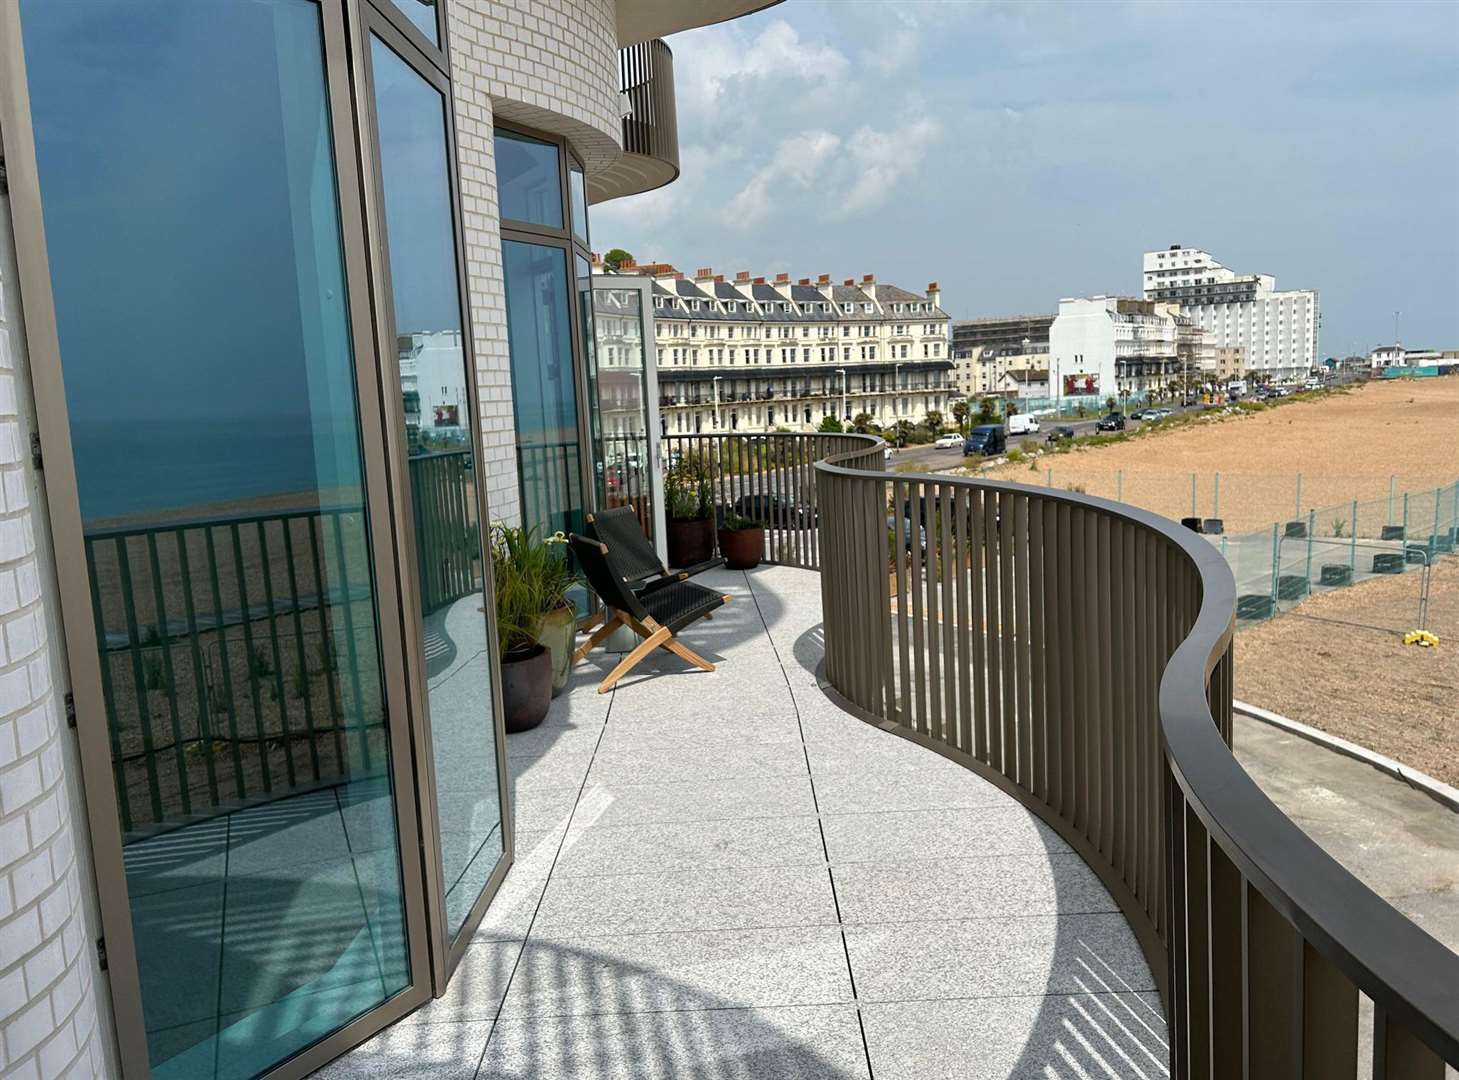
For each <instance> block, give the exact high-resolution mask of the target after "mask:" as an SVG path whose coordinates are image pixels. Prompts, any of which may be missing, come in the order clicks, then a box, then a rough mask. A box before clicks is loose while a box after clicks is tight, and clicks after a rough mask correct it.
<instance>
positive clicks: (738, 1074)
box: [319, 567, 1168, 1080]
mask: <svg viewBox="0 0 1459 1080" xmlns="http://www.w3.org/2000/svg"><path fill="white" fill-rule="evenodd" d="M698 580H700V581H702V582H705V583H706V584H710V585H712V586H714V587H717V588H722V589H723V590H724V591H725V592H726V593H728V594H729V595H730V596H731V601H730V603H729V604H727V605H726V606H725V607H724V608H722V609H720V610H719V611H716V612H715V615H714V618H713V620H712V621H710V622H703V623H699V624H697V625H696V626H694V627H693V628H691V629H689V630H687V631H686V632H685V634H684V638H685V641H686V643H687V644H689V645H690V646H691V647H692V648H694V649H696V650H698V651H700V652H702V653H703V655H705V656H706V657H707V658H708V659H710V660H711V661H712V662H714V663H716V664H717V665H718V668H717V670H716V671H714V672H712V673H705V672H699V671H695V670H693V669H689V668H688V667H687V666H686V665H685V664H683V663H682V662H681V661H679V660H677V658H673V657H668V656H666V655H664V654H660V655H661V656H664V658H663V659H662V660H653V661H649V662H646V663H645V664H644V665H641V666H640V668H639V669H638V670H637V671H636V672H635V673H634V674H633V675H632V676H630V677H629V678H627V679H625V680H623V681H622V682H621V683H620V684H619V685H618V686H617V688H615V689H614V691H613V692H612V693H611V694H608V695H599V694H597V693H596V692H595V687H596V683H597V682H598V680H599V679H601V678H602V676H603V674H604V673H605V672H606V670H607V669H608V668H609V667H610V666H611V664H613V663H614V662H615V661H616V660H617V657H616V656H613V655H607V654H604V653H601V652H599V653H595V654H593V655H592V656H591V657H590V658H589V660H588V661H587V662H585V663H583V664H581V665H579V667H578V668H577V670H576V672H575V673H574V676H573V681H572V682H571V683H570V685H569V689H568V690H567V691H565V692H564V693H563V694H562V695H561V696H560V697H559V698H557V699H556V700H555V701H554V703H553V707H552V711H551V713H550V714H549V716H548V718H547V720H546V721H545V722H544V723H543V724H542V725H541V726H540V727H538V728H536V729H534V730H533V731H529V732H524V733H521V734H517V735H511V736H508V743H507V754H508V763H509V773H510V777H511V785H512V797H513V804H514V807H515V814H516V838H517V856H516V862H515V865H514V867H513V869H512V871H511V872H510V874H509V875H508V877H507V879H506V882H505V883H504V885H503V887H502V890H501V892H500V893H499V894H498V895H497V897H496V898H495V900H494V902H493V904H492V906H491V907H490V909H489V910H488V912H487V914H486V916H485V918H484V920H483V922H482V925H481V926H480V928H479V929H478V930H477V932H476V934H475V937H474V940H473V942H472V944H471V945H470V946H469V947H468V949H467V950H466V954H465V957H464V959H463V960H462V962H461V967H460V968H459V969H458V971H457V972H456V975H455V977H454V980H453V982H452V985H451V987H450V990H449V992H448V993H447V994H446V996H445V997H443V998H440V999H438V1000H436V1001H434V1002H432V1003H430V1004H429V1005H427V1006H425V1007H424V1008H422V1009H420V1010H418V1011H416V1012H415V1013H413V1014H411V1015H410V1016H409V1017H407V1018H405V1019H404V1020H402V1021H400V1022H399V1023H397V1024H396V1025H394V1026H393V1027H392V1028H390V1029H388V1030H387V1031H385V1032H383V1033H381V1034H380V1035H378V1036H377V1037H376V1038H374V1039H372V1040H371V1041H369V1042H367V1043H365V1044H364V1045H363V1046H361V1047H359V1048H357V1049H355V1050H354V1051H352V1052H351V1053H350V1054H348V1055H347V1056H346V1057H344V1058H342V1059H341V1060H340V1061H338V1062H336V1063H334V1064H332V1065H331V1066H329V1067H327V1068H326V1069H325V1070H323V1071H322V1072H321V1073H320V1074H319V1075H321V1076H323V1077H327V1078H328V1080H363V1078H367V1077H369V1078H374V1077H390V1078H391V1080H403V1078H408V1077H426V1076H430V1077H436V1078H448V1080H450V1078H474V1080H488V1078H491V1080H508V1078H510V1080H526V1078H529V1077H530V1078H533V1080H550V1078H554V1077H572V1078H574V1080H608V1078H614V1080H628V1078H630V1077H631V1078H633V1080H640V1078H664V1080H667V1078H670V1077H690V1076H692V1077H695V1078H702V1080H849V1078H854V1077H860V1078H868V1077H871V1076H875V1077H876V1078H877V1080H939V1078H945V1080H954V1078H955V1080H984V1078H986V1080H994V1078H996V1080H1004V1078H1007V1077H1044V1076H1099V1077H1102V1078H1104V1080H1121V1078H1126V1077H1129V1078H1134V1077H1142V1078H1153V1077H1157V1076H1166V1075H1168V1070H1167V1064H1166V1062H1167V1059H1168V1046H1167V1043H1166V1032H1165V1021H1164V1017H1163V1015H1162V1012H1161V1008H1160V1002H1159V998H1158V996H1157V994H1156V993H1155V981H1154V978H1153V976H1152V975H1151V973H1150V970H1149V968H1148V967H1147V965H1146V963H1145V960H1144V957H1143V954H1142V953H1141V951H1140V949H1139V947H1138V945H1137V943H1136V941H1135V937H1134V933H1133V931H1132V930H1131V929H1130V926H1129V924H1128V923H1127V922H1126V921H1125V919H1124V917H1123V916H1122V915H1120V913H1119V912H1118V910H1117V909H1116V906H1115V904H1114V902H1113V900H1112V899H1111V898H1110V896H1109V894H1108V893H1107V892H1106V890H1105V889H1104V887H1103V886H1102V884H1101V883H1100V881H1099V879H1098V878H1097V877H1096V876H1095V874H1094V873H1093V872H1092V871H1091V870H1090V869H1089V868H1088V866H1086V865H1085V864H1084V862H1083V861H1082V860H1081V859H1080V858H1079V857H1078V856H1077V855H1076V854H1074V853H1073V852H1072V851H1071V850H1070V849H1069V848H1068V847H1067V845H1065V844H1064V843H1063V842H1062V841H1061V840H1060V839H1059V838H1058V836H1057V835H1056V834H1054V833H1053V832H1052V831H1051V830H1050V829H1049V828H1048V827H1047V826H1045V825H1044V824H1043V823H1042V822H1040V821H1039V820H1038V819H1037V818H1036V817H1035V816H1034V815H1033V814H1031V813H1029V812H1028V811H1027V810H1025V809H1024V808H1023V807H1022V806H1020V805H1019V804H1018V803H1017V802H1015V801H1014V800H1013V799H1011V798H1009V797H1008V796H1006V795H1005V794H1003V793H1002V792H1001V791H1000V790H999V789H997V788H996V787H994V786H993V785H991V784H989V783H988V782H987V781H985V780H983V779H982V778H980V777H978V776H976V775H974V774H973V773H971V772H969V771H967V770H965V769H963V768H961V767H960V766H958V765H956V764H954V763H952V762H950V761H948V760H946V759H945V758H942V757H940V756H939V755H937V754H934V753H933V752H931V751H929V750H926V749H924V748H922V747H919V746H917V745H915V744H913V743H911V742H909V741H908V740H905V739H901V738H898V737H897V736H895V735H892V734H890V733H887V732H884V731H880V730H878V729H876V728H874V727H871V726H870V725H867V724H864V723H862V722H861V721H859V720H857V719H855V718H853V717H851V716H849V715H848V714H846V713H845V712H843V711H842V710H841V709H840V708H838V707H837V706H836V705H834V704H833V703H832V702H831V701H830V700H829V699H828V698H827V697H826V695H825V693H824V692H823V691H822V689H821V688H820V686H819V684H818V682H817V677H816V668H817V665H818V664H819V662H820V660H821V655H822V652H821V644H820V642H821V635H820V621H821V609H820V579H819V577H818V575H816V574H815V573H813V572H807V571H801V570H794V569H790V568H786V567H761V568H759V569H758V570H755V571H752V572H750V573H748V574H743V573H732V572H729V571H716V572H714V573H713V574H711V575H704V576H702V577H700V578H699V579H698Z"/></svg>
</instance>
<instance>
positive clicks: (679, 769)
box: [588, 741, 806, 784]
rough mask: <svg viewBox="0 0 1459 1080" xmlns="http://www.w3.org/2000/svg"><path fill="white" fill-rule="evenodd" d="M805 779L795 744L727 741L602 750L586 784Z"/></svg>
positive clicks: (803, 762)
mask: <svg viewBox="0 0 1459 1080" xmlns="http://www.w3.org/2000/svg"><path fill="white" fill-rule="evenodd" d="M804 775H806V760H805V751H804V750H803V749H802V748H801V747H800V746H799V745H797V744H795V743H786V742H769V743H753V742H739V743H731V742H724V741H718V742H716V743H714V744H712V745H710V746H705V747H691V746H688V745H685V746H680V747H672V748H668V749H665V748H663V747H656V748H650V749H642V750H600V751H599V752H598V754H597V756H596V757H594V758H593V767H592V771H591V772H589V774H588V780H589V782H593V781H603V782H605V783H610V784H611V783H613V782H615V781H616V782H619V783H624V784H676V783H685V782H689V781H704V780H738V779H742V778H746V777H757V776H804Z"/></svg>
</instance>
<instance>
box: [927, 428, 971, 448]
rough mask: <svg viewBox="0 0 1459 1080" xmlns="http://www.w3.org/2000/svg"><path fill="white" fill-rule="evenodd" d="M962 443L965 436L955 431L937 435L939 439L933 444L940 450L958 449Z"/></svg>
mask: <svg viewBox="0 0 1459 1080" xmlns="http://www.w3.org/2000/svg"><path fill="white" fill-rule="evenodd" d="M962 444H963V437H962V436H961V435H959V434H958V433H957V432H955V431H954V432H952V433H951V434H949V435H939V436H937V441H936V442H935V443H933V444H932V445H933V446H935V447H937V449H939V450H956V449H957V448H958V447H959V446H961V445H962Z"/></svg>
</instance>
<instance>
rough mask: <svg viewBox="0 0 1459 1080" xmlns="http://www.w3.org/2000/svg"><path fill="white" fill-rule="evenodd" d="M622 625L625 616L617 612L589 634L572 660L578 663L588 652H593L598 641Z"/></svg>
mask: <svg viewBox="0 0 1459 1080" xmlns="http://www.w3.org/2000/svg"><path fill="white" fill-rule="evenodd" d="M622 625H623V617H622V616H621V615H616V614H615V615H614V616H613V617H612V618H611V619H609V620H608V621H607V622H605V623H604V624H603V625H602V626H600V627H598V629H596V630H594V631H593V632H592V633H591V634H589V635H588V640H587V641H585V642H583V644H582V646H581V647H580V648H579V649H578V651H577V652H575V653H573V654H572V662H573V663H574V664H576V663H577V662H578V661H580V660H581V659H582V658H583V657H585V656H587V655H588V653H590V652H592V650H593V646H594V645H596V644H598V642H600V641H602V640H603V639H604V638H605V637H607V636H608V635H609V634H611V633H612V632H613V631H614V630H617V629H618V628H619V627H620V626H622Z"/></svg>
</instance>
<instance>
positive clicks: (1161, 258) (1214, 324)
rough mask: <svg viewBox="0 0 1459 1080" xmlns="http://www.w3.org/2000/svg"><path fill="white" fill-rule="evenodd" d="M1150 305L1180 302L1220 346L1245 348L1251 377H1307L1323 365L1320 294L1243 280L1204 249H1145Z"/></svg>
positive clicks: (1262, 279)
mask: <svg viewBox="0 0 1459 1080" xmlns="http://www.w3.org/2000/svg"><path fill="white" fill-rule="evenodd" d="M1142 283H1143V287H1144V296H1145V299H1146V300H1159V301H1164V302H1166V303H1173V304H1179V305H1180V306H1181V308H1182V309H1184V311H1185V312H1186V314H1188V315H1189V316H1190V317H1191V318H1192V319H1193V320H1194V321H1195V323H1196V325H1198V326H1200V327H1201V328H1202V329H1203V330H1205V331H1207V332H1208V333H1209V334H1210V335H1211V339H1212V344H1213V346H1214V347H1216V348H1241V349H1243V350H1245V357H1246V369H1247V372H1248V373H1249V374H1252V375H1260V374H1263V373H1264V374H1265V375H1266V376H1267V377H1268V378H1269V379H1271V380H1272V381H1274V382H1295V381H1298V380H1300V379H1302V378H1305V377H1306V375H1307V373H1308V372H1309V371H1311V370H1313V369H1314V368H1316V367H1317V366H1318V364H1319V361H1320V353H1319V351H1318V337H1319V329H1320V325H1321V317H1320V312H1319V309H1318V299H1317V290H1316V289H1287V290H1278V289H1277V286H1276V279H1275V278H1274V277H1272V276H1271V275H1269V274H1238V273H1236V272H1235V271H1234V270H1231V269H1229V268H1228V267H1226V266H1223V265H1222V264H1221V263H1220V262H1218V261H1217V260H1216V259H1215V258H1214V257H1213V256H1211V255H1210V254H1209V253H1208V252H1205V251H1202V250H1200V249H1199V248H1186V247H1181V246H1180V245H1179V244H1175V245H1172V246H1171V247H1170V248H1168V249H1167V250H1165V251H1147V252H1145V256H1144V272H1143V278H1142Z"/></svg>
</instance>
